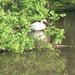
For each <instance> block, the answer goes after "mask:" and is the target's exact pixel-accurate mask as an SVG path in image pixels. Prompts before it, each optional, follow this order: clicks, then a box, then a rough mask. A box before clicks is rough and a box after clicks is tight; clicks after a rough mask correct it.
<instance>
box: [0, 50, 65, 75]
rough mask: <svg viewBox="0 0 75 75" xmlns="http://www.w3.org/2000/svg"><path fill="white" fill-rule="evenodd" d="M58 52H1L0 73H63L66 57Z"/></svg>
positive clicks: (8, 74)
mask: <svg viewBox="0 0 75 75" xmlns="http://www.w3.org/2000/svg"><path fill="white" fill-rule="evenodd" d="M56 53H57V54H56ZM58 53H59V52H58V51H57V52H50V51H40V52H39V51H38V52H35V51H34V52H25V53H23V54H17V53H2V54H0V75H64V74H65V72H66V71H65V70H64V67H65V63H66V59H65V57H63V56H62V55H61V54H60V56H59V55H58Z"/></svg>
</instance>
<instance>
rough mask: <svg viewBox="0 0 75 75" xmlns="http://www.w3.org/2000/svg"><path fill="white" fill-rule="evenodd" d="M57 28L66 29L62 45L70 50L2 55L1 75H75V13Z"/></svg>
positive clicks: (0, 55) (62, 21) (0, 60)
mask: <svg viewBox="0 0 75 75" xmlns="http://www.w3.org/2000/svg"><path fill="white" fill-rule="evenodd" d="M56 26H57V27H59V28H64V29H65V37H66V38H65V39H64V40H63V42H62V44H64V45H69V46H70V47H69V48H60V49H59V50H56V52H54V51H33V52H25V53H23V54H18V53H11V52H8V53H0V75H75V47H74V46H75V13H68V14H67V16H66V17H65V18H61V19H60V20H59V21H57V22H56Z"/></svg>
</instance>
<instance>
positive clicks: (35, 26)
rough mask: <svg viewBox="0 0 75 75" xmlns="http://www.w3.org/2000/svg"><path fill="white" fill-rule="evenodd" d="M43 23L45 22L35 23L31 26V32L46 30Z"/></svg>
mask: <svg viewBox="0 0 75 75" xmlns="http://www.w3.org/2000/svg"><path fill="white" fill-rule="evenodd" d="M43 21H45V22H46V20H42V21H41V22H35V23H33V24H32V27H31V30H43V29H45V28H46V25H45V24H43Z"/></svg>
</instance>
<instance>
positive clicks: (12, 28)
mask: <svg viewBox="0 0 75 75" xmlns="http://www.w3.org/2000/svg"><path fill="white" fill-rule="evenodd" d="M51 16H52V17H51ZM48 17H50V19H52V20H54V21H55V20H57V19H59V15H56V14H55V13H54V12H52V13H51V12H50V11H49V9H47V8H46V0H37V1H36V0H31V1H30V0H0V49H2V50H6V49H7V50H11V51H16V52H23V51H24V50H31V49H33V48H35V46H34V40H33V39H32V38H30V37H28V33H29V32H30V27H31V24H32V23H33V22H34V21H38V20H41V19H44V18H48ZM57 17H58V18H57ZM52 30H54V32H53V31H52ZM52 30H51V29H50V28H49V29H48V30H46V34H47V33H51V35H53V34H56V35H59V34H57V33H58V32H60V29H57V28H56V27H54V28H53V29H52ZM56 31H57V33H55V32H56ZM63 33H64V31H62V36H63ZM57 37H58V36H57ZM57 37H56V38H57ZM59 37H60V39H62V38H61V35H60V36H59ZM59 37H58V38H57V39H59ZM60 42H61V41H58V42H56V43H60ZM46 45H48V47H51V46H50V45H49V44H46Z"/></svg>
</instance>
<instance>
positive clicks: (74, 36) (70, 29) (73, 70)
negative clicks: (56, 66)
mask: <svg viewBox="0 0 75 75" xmlns="http://www.w3.org/2000/svg"><path fill="white" fill-rule="evenodd" d="M57 25H58V27H60V28H64V29H65V37H66V38H65V39H64V40H63V44H66V45H70V46H71V47H70V48H63V49H60V50H61V51H62V52H63V53H64V56H65V58H66V60H67V62H66V71H67V73H68V75H75V13H74V12H73V13H68V14H67V16H66V17H65V18H62V19H60V20H59V21H58V22H57Z"/></svg>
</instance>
